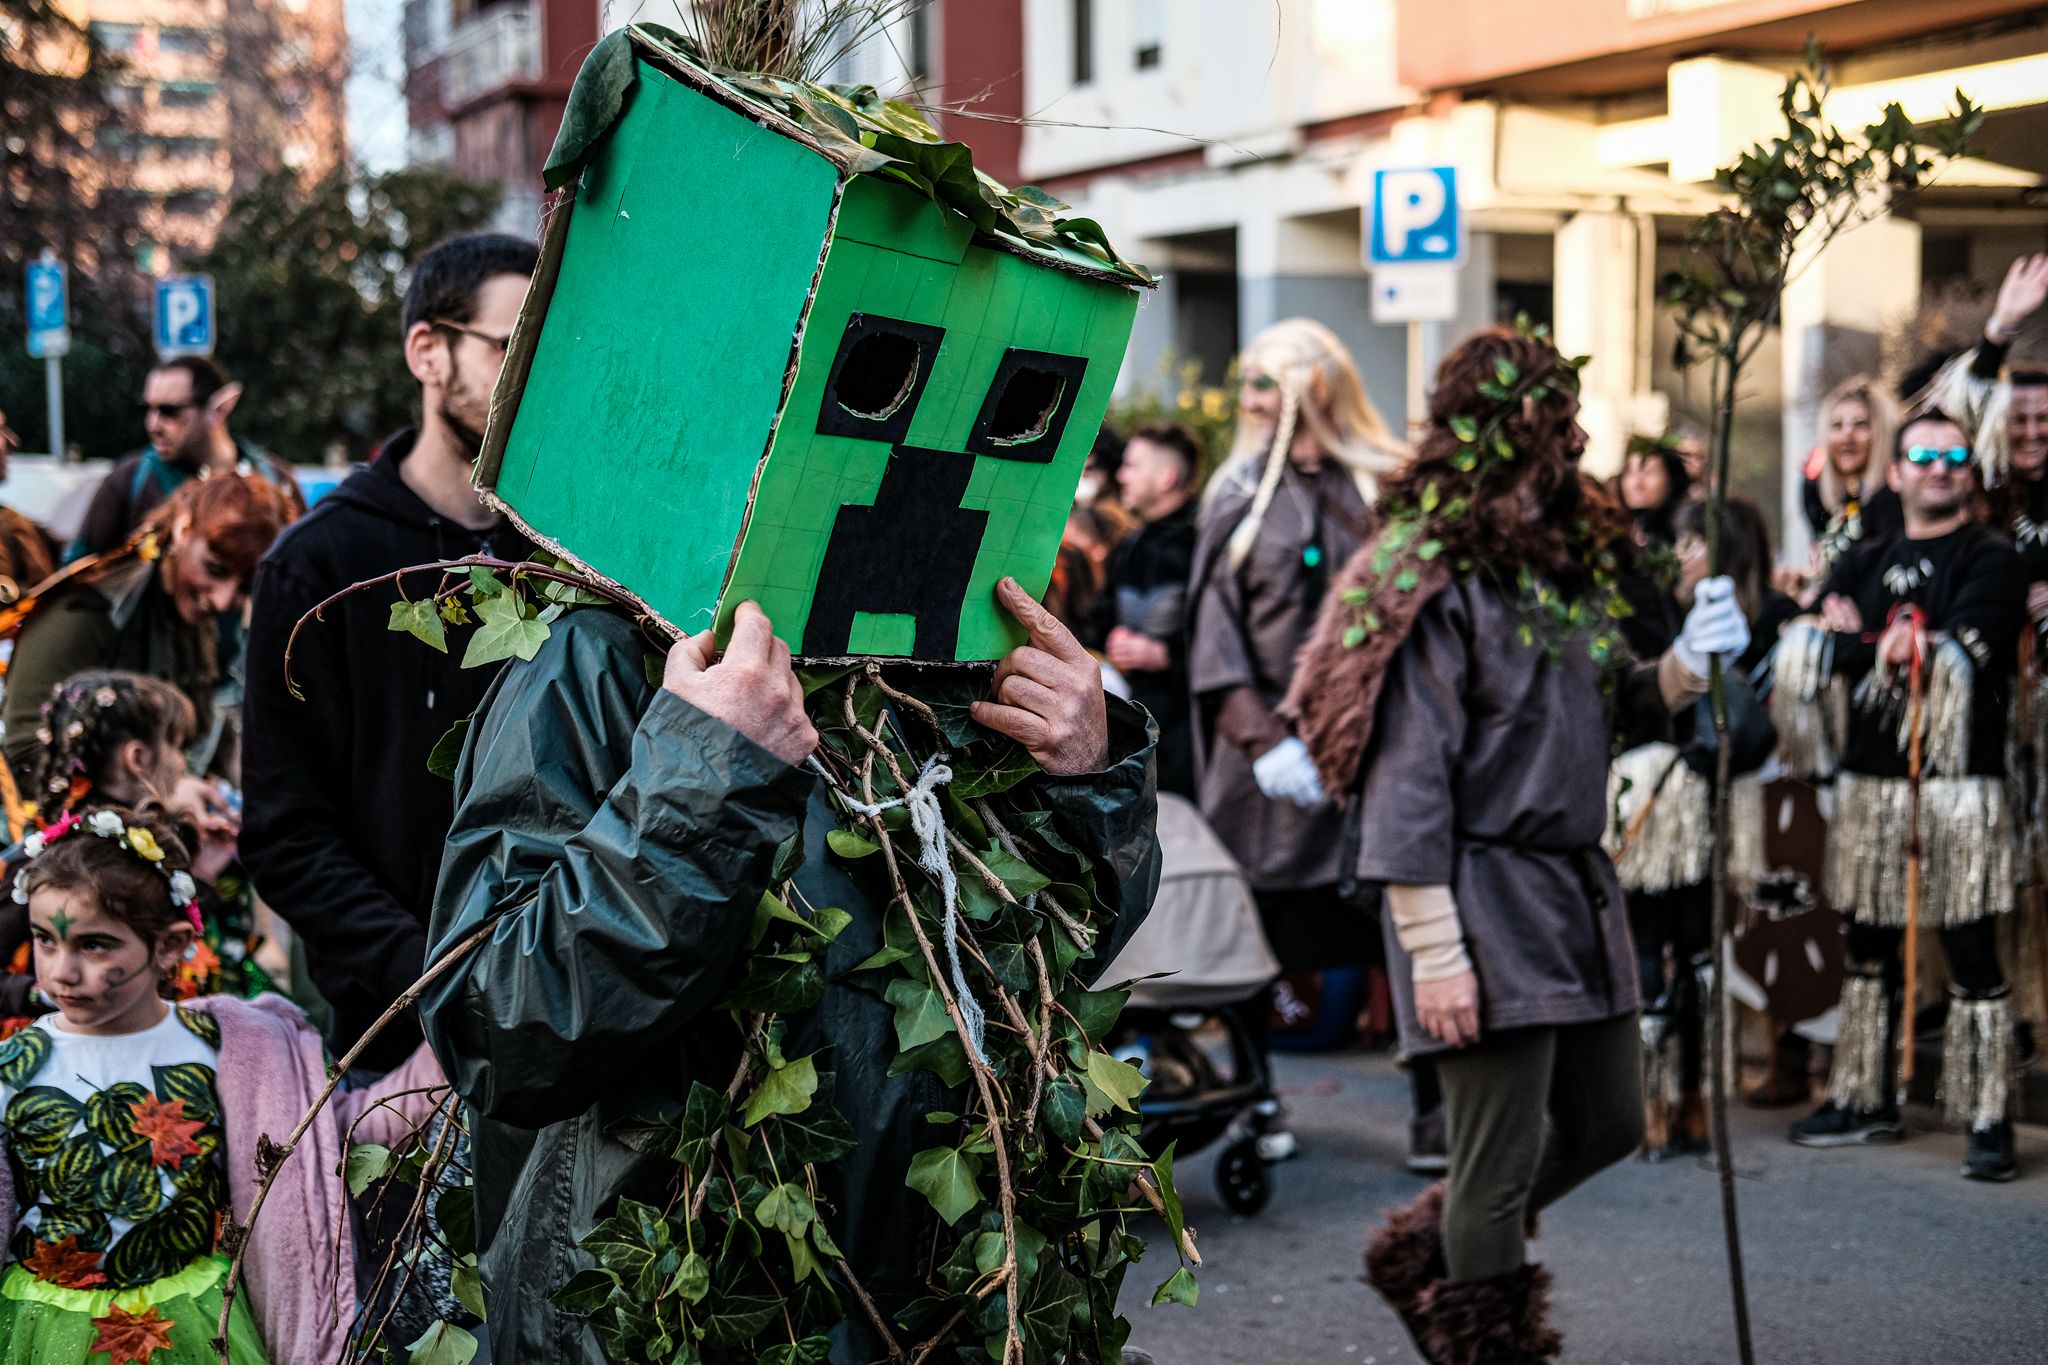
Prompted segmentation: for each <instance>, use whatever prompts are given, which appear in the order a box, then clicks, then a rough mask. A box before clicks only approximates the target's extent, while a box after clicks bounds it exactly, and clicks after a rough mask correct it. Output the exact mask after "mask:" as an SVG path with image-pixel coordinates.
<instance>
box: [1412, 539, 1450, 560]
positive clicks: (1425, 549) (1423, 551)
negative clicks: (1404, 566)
mask: <svg viewBox="0 0 2048 1365" xmlns="http://www.w3.org/2000/svg"><path fill="white" fill-rule="evenodd" d="M1443 552H1444V543H1443V542H1442V541H1441V540H1425V541H1423V542H1422V543H1421V544H1420V545H1418V546H1416V547H1415V557H1416V558H1417V559H1419V560H1421V561H1422V562H1423V563H1425V564H1427V563H1428V562H1429V561H1430V560H1432V559H1435V558H1436V557H1437V556H1438V555H1440V554H1442V553H1443Z"/></svg>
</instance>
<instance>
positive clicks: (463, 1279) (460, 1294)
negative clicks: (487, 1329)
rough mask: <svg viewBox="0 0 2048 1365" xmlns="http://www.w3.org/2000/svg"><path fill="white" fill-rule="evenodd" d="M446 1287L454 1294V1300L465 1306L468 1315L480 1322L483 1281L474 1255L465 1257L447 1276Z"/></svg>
mask: <svg viewBox="0 0 2048 1365" xmlns="http://www.w3.org/2000/svg"><path fill="white" fill-rule="evenodd" d="M448 1288H449V1290H450V1291H451V1292H452V1293H453V1294H454V1295H455V1301H456V1302H457V1303H459V1304H461V1305H462V1306H463V1307H464V1308H467V1309H468V1310H469V1312H470V1316H472V1317H474V1318H475V1319H476V1320H477V1321H479V1322H482V1321H484V1320H485V1318H484V1281H483V1276H482V1275H480V1274H478V1273H477V1268H476V1257H475V1256H468V1257H465V1258H464V1260H463V1263H462V1264H460V1265H458V1266H456V1267H455V1269H454V1271H453V1272H452V1273H451V1274H450V1275H449V1277H448Z"/></svg>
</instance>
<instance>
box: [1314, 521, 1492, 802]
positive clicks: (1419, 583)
mask: <svg viewBox="0 0 2048 1365" xmlns="http://www.w3.org/2000/svg"><path fill="white" fill-rule="evenodd" d="M1384 535H1385V532H1384V530H1382V531H1381V532H1379V533H1377V534H1375V535H1374V536H1373V538H1372V539H1371V540H1368V541H1367V542H1366V543H1365V544H1364V545H1363V546H1361V547H1360V548H1359V550H1358V552H1357V553H1356V554H1354V555H1352V556H1351V558H1350V559H1349V560H1348V561H1346V563H1345V565H1344V568H1343V571H1342V572H1340V573H1339V574H1338V575H1337V578H1336V580H1335V581H1334V582H1333V583H1331V585H1330V590H1329V592H1328V594H1327V595H1326V596H1325V597H1324V598H1323V605H1322V610H1321V611H1320V612H1319V613H1318V614H1317V616H1316V628H1315V631H1314V633H1313V634H1311V635H1310V636H1309V637H1308V641H1307V643H1306V644H1304V645H1302V647H1301V652H1300V653H1299V654H1297V655H1296V656H1295V663H1294V683H1293V685H1292V686H1291V687H1289V688H1288V689H1287V699H1286V701H1284V702H1282V703H1281V706H1280V714H1281V716H1282V717H1284V718H1285V719H1287V720H1291V721H1292V722H1294V729H1295V733H1296V734H1298V735H1300V736H1301V740H1302V742H1303V743H1304V744H1306V745H1308V751H1309V754H1310V755H1311V756H1312V757H1313V758H1314V759H1315V761H1316V771H1317V773H1318V774H1320V775H1321V777H1322V780H1323V791H1324V792H1326V793H1327V794H1328V795H1329V796H1330V797H1331V798H1332V799H1334V800H1335V801H1337V802H1338V803H1339V804H1340V805H1341V804H1346V803H1348V802H1349V801H1350V799H1351V797H1352V796H1353V795H1354V794H1355V791H1356V788H1357V786H1358V771H1359V765H1360V764H1361V763H1363V762H1364V759H1365V751H1366V749H1367V748H1368V747H1370V745H1371V743H1372V726H1373V713H1374V710H1375V709H1376V708H1377V705H1378V703H1379V698H1380V687H1381V685H1382V684H1383V683H1384V682H1385V681H1386V676H1387V666H1388V665H1389V664H1391V663H1392V662H1393V661H1394V655H1395V654H1396V653H1398V652H1399V651H1400V648H1401V645H1402V643H1403V642H1404V641H1406V640H1407V638H1408V633H1409V632H1410V631H1411V630H1413V629H1414V628H1415V621H1416V618H1417V617H1418V616H1420V615H1421V614H1422V609H1423V608H1424V607H1426V606H1428V605H1429V603H1430V600H1431V599H1432V598H1434V597H1435V596H1436V595H1437V594H1438V593H1440V592H1442V591H1443V590H1444V589H1445V588H1447V587H1449V586H1450V585H1451V581H1452V577H1453V575H1452V573H1451V566H1450V565H1449V564H1448V563H1446V562H1445V559H1444V557H1443V556H1438V557H1437V558H1435V559H1431V560H1423V559H1420V558H1418V557H1417V556H1416V555H1415V554H1414V553H1413V552H1412V551H1410V552H1407V553H1404V554H1400V555H1397V556H1395V557H1394V561H1393V563H1391V564H1389V565H1388V566H1387V571H1386V572H1385V573H1375V572H1374V570H1373V555H1374V553H1375V552H1376V551H1377V550H1378V549H1379V545H1380V541H1381V539H1382V537H1383V536H1384ZM1411 543H1412V541H1411ZM1404 569H1405V570H1410V571H1413V572H1414V574H1415V576H1416V583H1415V586H1414V587H1413V588H1410V589H1408V590H1406V591H1403V590H1401V589H1399V588H1396V587H1395V586H1394V579H1395V577H1396V576H1397V575H1398V574H1400V573H1401V572H1402V571H1403V570H1404ZM1360 589H1363V590H1365V591H1368V592H1370V593H1371V594H1372V596H1371V597H1370V598H1369V599H1368V600H1367V601H1366V602H1365V603H1363V604H1357V603H1352V602H1347V601H1346V600H1345V598H1346V597H1347V596H1348V595H1350V594H1351V593H1353V592H1355V591H1357V590H1360ZM1368 610H1370V611H1372V612H1373V613H1375V614H1376V615H1377V616H1378V617H1379V629H1378V630H1376V631H1373V632H1372V633H1371V634H1369V635H1367V636H1366V637H1365V639H1364V640H1363V641H1361V642H1360V643H1358V644H1356V645H1352V646H1349V647H1347V646H1346V645H1345V643H1344V632H1345V631H1347V630H1349V629H1350V628H1351V627H1352V626H1354V625H1356V624H1358V622H1359V619H1360V618H1361V616H1363V614H1364V613H1365V612H1366V611H1368Z"/></svg>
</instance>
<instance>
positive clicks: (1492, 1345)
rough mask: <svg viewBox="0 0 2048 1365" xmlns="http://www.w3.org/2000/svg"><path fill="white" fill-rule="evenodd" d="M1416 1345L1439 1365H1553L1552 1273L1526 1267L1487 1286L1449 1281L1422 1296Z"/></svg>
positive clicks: (1556, 1347) (1556, 1340) (1557, 1345)
mask: <svg viewBox="0 0 2048 1365" xmlns="http://www.w3.org/2000/svg"><path fill="white" fill-rule="evenodd" d="M1418 1307H1419V1311H1420V1315H1421V1318H1422V1322H1421V1326H1420V1327H1419V1329H1418V1330H1417V1331H1416V1333H1415V1340H1416V1342H1417V1344H1418V1345H1420V1346H1421V1347H1422V1349H1423V1350H1424V1351H1426V1352H1428V1353H1429V1357H1430V1359H1431V1360H1433V1361H1435V1362H1437V1365H1550V1362H1552V1361H1554V1360H1556V1359H1557V1357H1558V1353H1559V1352H1560V1351H1562V1350H1563V1349H1564V1339H1563V1338H1562V1337H1560V1336H1559V1335H1558V1334H1557V1333H1556V1332H1554V1331H1552V1330H1551V1329H1550V1322H1549V1316H1550V1272H1549V1271H1547V1270H1545V1269H1544V1268H1543V1267H1542V1266H1539V1265H1525V1266H1523V1267H1522V1268H1521V1269H1519V1270H1513V1271H1510V1272H1508V1273H1507V1274H1505V1275H1496V1276H1494V1277H1493V1278H1492V1279H1488V1280H1463V1281H1452V1280H1446V1281H1443V1282H1441V1283H1438V1284H1433V1285H1431V1286H1430V1287H1429V1288H1428V1289H1425V1290H1424V1291H1423V1293H1422V1300H1421V1303H1420V1304H1419V1305H1418Z"/></svg>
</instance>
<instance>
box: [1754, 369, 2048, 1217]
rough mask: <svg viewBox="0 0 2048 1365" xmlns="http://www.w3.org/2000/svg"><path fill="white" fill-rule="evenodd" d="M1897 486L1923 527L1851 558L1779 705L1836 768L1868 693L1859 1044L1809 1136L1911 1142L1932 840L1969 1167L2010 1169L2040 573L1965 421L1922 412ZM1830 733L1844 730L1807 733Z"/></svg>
mask: <svg viewBox="0 0 2048 1365" xmlns="http://www.w3.org/2000/svg"><path fill="white" fill-rule="evenodd" d="M1890 483H1891V487H1892V489H1893V490H1894V491H1895V492H1896V493H1897V494H1898V495H1899V502H1900V505H1901V507H1902V508H1903V510H1904V513H1905V532H1904V534H1902V535H1899V536H1896V537H1894V538H1892V539H1891V540H1889V541H1886V542H1883V543H1876V544H1871V543H1863V544H1858V545H1857V546H1855V547H1854V548H1853V549H1852V550H1851V551H1850V552H1849V553H1848V554H1846V555H1844V556H1843V557H1842V559H1840V560H1839V561H1838V562H1837V563H1836V565H1835V568H1834V570H1833V572H1832V573H1831V574H1830V576H1829V578H1828V581H1827V583H1826V585H1825V586H1824V588H1823V589H1822V593H1821V604H1820V614H1819V617H1818V618H1814V617H1806V618H1802V619H1801V620H1800V621H1795V622H1794V623H1793V624H1792V625H1791V626H1790V627H1788V628H1787V630H1786V632H1785V635H1784V636H1783V637H1782V639H1781V640H1780V643H1779V646H1778V651H1777V656H1776V700H1775V702H1774V708H1775V709H1776V710H1777V712H1778V715H1779V720H1780V729H1781V731H1783V732H1785V733H1786V735H1787V736H1788V758H1790V759H1791V760H1793V762H1794V765H1795V766H1799V767H1804V768H1807V769H1808V770H1809V771H1811V770H1813V769H1815V768H1817V767H1823V766H1826V760H1827V758H1828V757H1829V755H1826V754H1824V753H1821V752H1819V751H1818V749H1819V748H1820V747H1824V745H1825V743H1826V742H1831V741H1832V738H1833V737H1832V736H1831V735H1830V733H1829V732H1830V728H1831V727H1830V725H1829V722H1828V719H1827V717H1828V715H1829V713H1830V712H1832V711H1834V709H1835V707H1836V706H1838V705H1840V701H1839V700H1837V698H1845V699H1846V700H1847V702H1848V710H1847V717H1848V722H1847V728H1846V733H1845V734H1844V735H1843V736H1842V737H1841V742H1840V752H1839V763H1838V764H1837V765H1836V766H1837V767H1838V769H1839V775H1838V776H1837V778H1836V783H1835V798H1834V804H1835V814H1834V818H1833V823H1832V826H1831V829H1830V832H1829V840H1828V870H1827V889H1828V896H1829V899H1830V900H1831V901H1832V902H1833V903H1834V905H1835V906H1836V907H1837V908H1838V909H1840V910H1841V911H1842V912H1843V913H1844V914H1845V915H1846V916H1847V917H1848V919H1849V922H1850V923H1849V935H1848V945H1847V947H1848V971H1847V976H1846V978H1845V980H1844V982H1843V987H1842V999H1841V1027H1840V1036H1839V1039H1838V1041H1837V1043H1836V1045H1835V1059H1834V1068H1833V1071H1832V1073H1831V1074H1830V1076H1829V1080H1828V1099H1827V1102H1826V1103H1825V1104H1823V1105H1822V1106H1821V1107H1820V1108H1819V1109H1818V1110H1817V1111H1815V1112H1814V1113H1813V1114H1811V1115H1809V1116H1808V1117H1806V1118H1804V1119H1801V1120H1800V1121H1799V1122H1798V1123H1796V1124H1794V1125H1793V1126H1792V1131H1791V1134H1790V1136H1791V1138H1792V1140H1793V1141H1794V1142H1797V1143H1800V1144H1801V1145H1804V1146H1809V1147H1840V1146H1849V1145H1853V1144H1859V1143H1876V1142H1895V1141H1898V1140H1899V1139H1900V1138H1902V1137H1903V1136H1904V1135H1905V1130H1904V1128H1903V1127H1902V1126H1901V1124H1900V1122H1899V1110H1898V1105H1897V1097H1896V1093H1895V1091H1896V1085H1897V1081H1896V1077H1897V1063H1898V1057H1899V1048H1900V1035H1899V1029H1900V1028H1901V1027H1904V1028H1906V1029H1907V1030H1908V1031H1909V1036H1910V1030H1911V1027H1912V1024H1911V1020H1912V1017H1913V1011H1914V1002H1913V1001H1910V1000H1905V1001H1902V1000H1901V998H1900V997H1901V994H1902V989H1901V988H1902V985H1903V970H1902V967H1901V962H1902V951H1903V948H1904V939H1905V935H1906V923H1907V910H1906V902H1907V896H1908V890H1907V887H1908V882H1909V880H1910V879H1912V878H1913V877H1914V875H1915V874H1914V871H1913V870H1912V868H1911V867H1910V865H1909V861H1908V859H1909V849H1911V848H1912V847H1914V846H1915V845H1916V844H1917V846H1918V848H1919V852H1920V856H1919V859H1918V868H1917V880H1918V907H1917V917H1918V922H1919V924H1921V925H1922V926H1925V927H1929V928H1933V929H1935V930H1937V931H1939V935H1940V939H1941V945H1942V950H1943V955H1944V956H1945V957H1946V958H1947V961H1948V975H1949V983H1950V984H1949V996H1950V998H1949V1002H1948V1016H1947V1034H1946V1038H1945V1040H1944V1045H1943V1048H1942V1065H1941V1080H1942V1092H1943V1098H1944V1100H1945V1102H1946V1105H1947V1111H1948V1114H1949V1117H1950V1118H1951V1119H1954V1120H1958V1121H1961V1122H1963V1123H1964V1124H1966V1125H1967V1127H1968V1130H1969V1137H1968V1143H1967V1148H1966V1154H1965V1159H1964V1164H1963V1174H1964V1175H1966V1176H1969V1177H1972V1178H1974V1179H1979V1180H2010V1179H2012V1178H2013V1176H2014V1175H2015V1174H2017V1171H2018V1166H2017V1163H2016V1162H2015V1160H2014V1155H2013V1135H2012V1123H2011V1121H2010V1118H2009V1116H2008V1103H2007V1100H2008V1095H2007V1091H2008V1085H2009V1079H2010V1073H2011V1066H2012V1058H2013V1047H2014V1041H2013V1009H2012V996H2011V988H2010V986H2009V985H2008V984H2007V981H2006V978H2005V975H2004V972H2003V971H2002V970H2001V968H2000V965H1999V955H1998V937H1997V925H1998V917H1999V916H2000V915H2003V914H2005V913H2006V912H2008V911H2009V910H2011V909H2012V906H2013V886H2014V877H2013V873H2014V856H2015V849H2016V845H2017V840H2016V833H2017V831H2016V829H2015V821H2014V818H2013V814H2012V812H2011V809H2010V807H2009V805H2008V803H2007V801H2006V798H2005V793H2004V783H2005V770H2006V758H2005V741H2006V722H2007V703H2008V700H2009V697H2010V693H2011V687H2012V678H2013V671H2014V666H2015V662H2016V659H2017V652H2018V641H2019V632H2020V624H2021V621H2022V619H2023V616H2024V610H2025V592H2026V589H2025V579H2024V576H2023V574H2022V572H2021V567H2020V560H2019V555H2018V553H2017V552H2016V551H2015V550H2014V549H2013V547H2012V544H2011V542H2009V541H2008V540H2006V539H2005V537H2003V536H2001V535H1999V534H1998V533H1997V532H1995V531H1992V530H1990V529H1988V528H1987V527H1985V526H1983V525H1981V524H1979V523H1978V522H1977V521H1976V520H1974V518H1973V516H1972V510H1973V507H1972V505H1973V501H1974V499H1975V497H1976V495H1977V479H1976V473H1975V469H1974V467H1973V456H1972V453H1971V449H1970V442H1969V438H1968V437H1967V436H1966V435H1965V434H1964V431H1963V428H1962V427H1961V426H1960V425H1958V424H1957V423H1956V422H1955V421H1954V420H1952V419H1951V417H1950V416H1949V415H1948V414H1947V413H1945V412H1943V411H1941V410H1940V409H1937V408H1922V409H1921V410H1919V411H1918V412H1917V413H1915V414H1914V415H1913V416H1911V417H1909V418H1908V419H1907V421H1906V423H1905V425H1904V427H1903V428H1902V429H1901V430H1900V432H1899V435H1898V444H1897V448H1896V449H1895V450H1894V452H1893V454H1892V459H1891V470H1890ZM1916 723H1917V731H1918V732H1917V734H1916V733H1915V725H1916ZM1814 736H1826V737H1827V740H1826V741H1824V744H1823V745H1822V746H1813V745H1805V744H1802V742H1801V737H1808V738H1811V737H1814ZM1916 757H1917V760H1918V766H1917V768H1916V767H1915V759H1916ZM1902 1014H1903V1016H1904V1022H1903V1024H1902V1021H1901V1015H1902Z"/></svg>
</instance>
